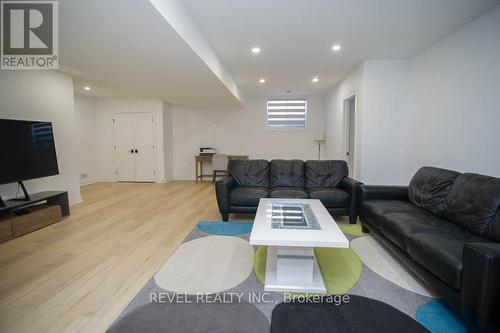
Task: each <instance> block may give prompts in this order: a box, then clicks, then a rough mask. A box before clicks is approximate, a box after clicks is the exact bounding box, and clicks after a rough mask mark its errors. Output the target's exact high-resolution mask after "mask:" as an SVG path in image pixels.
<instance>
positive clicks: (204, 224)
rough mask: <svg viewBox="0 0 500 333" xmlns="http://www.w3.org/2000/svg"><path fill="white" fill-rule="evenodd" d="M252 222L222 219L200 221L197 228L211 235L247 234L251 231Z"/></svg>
mask: <svg viewBox="0 0 500 333" xmlns="http://www.w3.org/2000/svg"><path fill="white" fill-rule="evenodd" d="M252 227H253V223H248V222H238V223H234V222H223V221H201V222H200V223H198V229H199V230H201V231H203V232H205V233H207V234H212V235H219V236H237V235H243V234H248V233H249V232H250V231H252Z"/></svg>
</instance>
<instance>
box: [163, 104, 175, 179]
mask: <svg viewBox="0 0 500 333" xmlns="http://www.w3.org/2000/svg"><path fill="white" fill-rule="evenodd" d="M172 126H173V124H172V106H171V105H170V104H168V103H165V102H163V150H164V161H165V162H164V163H165V179H166V181H171V180H173V179H174V162H173V159H174V133H173V127H172Z"/></svg>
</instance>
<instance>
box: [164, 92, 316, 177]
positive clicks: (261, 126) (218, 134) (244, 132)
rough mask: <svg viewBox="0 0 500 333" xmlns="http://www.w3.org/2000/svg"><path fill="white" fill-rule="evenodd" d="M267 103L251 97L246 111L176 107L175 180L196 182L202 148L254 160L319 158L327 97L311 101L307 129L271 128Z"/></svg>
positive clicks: (309, 100)
mask: <svg viewBox="0 0 500 333" xmlns="http://www.w3.org/2000/svg"><path fill="white" fill-rule="evenodd" d="M266 101H267V98H266V97H249V98H246V106H245V108H242V109H222V110H189V109H182V108H179V107H175V106H174V107H173V132H174V148H173V161H174V178H175V179H194V170H195V169H194V156H195V154H197V153H198V152H199V147H205V146H209V147H212V146H213V147H215V148H217V149H218V150H219V151H220V152H223V153H227V154H248V155H250V157H251V158H264V159H273V158H287V159H290V158H298V159H303V160H307V159H317V158H318V146H317V144H316V143H315V142H314V136H315V134H316V133H317V132H320V131H324V98H323V97H322V96H311V97H309V98H308V125H307V129H305V130H304V129H302V130H300V129H297V130H270V129H267V126H266Z"/></svg>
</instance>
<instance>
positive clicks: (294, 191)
mask: <svg viewBox="0 0 500 333" xmlns="http://www.w3.org/2000/svg"><path fill="white" fill-rule="evenodd" d="M269 197H270V198H283V199H287V198H288V199H307V198H309V195H308V194H307V191H306V190H305V189H304V188H301V187H273V188H271V189H270V190H269Z"/></svg>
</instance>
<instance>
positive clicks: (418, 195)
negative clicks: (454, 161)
mask: <svg viewBox="0 0 500 333" xmlns="http://www.w3.org/2000/svg"><path fill="white" fill-rule="evenodd" d="M459 175H460V173H458V172H456V171H451V170H445V169H439V168H432V167H423V168H421V169H420V170H418V171H417V173H415V175H414V176H413V178H412V179H411V181H410V185H409V187H408V197H409V198H410V201H411V202H413V203H414V204H415V205H417V206H418V207H420V208H423V209H425V210H428V211H430V212H431V213H433V214H438V213H440V212H442V211H443V210H444V208H445V198H446V195H447V194H448V192H450V189H451V187H452V185H453V182H454V181H455V179H456V178H457V177H458V176H459Z"/></svg>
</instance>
